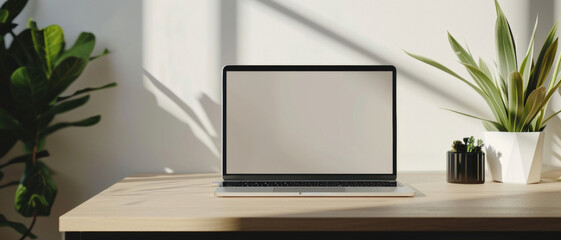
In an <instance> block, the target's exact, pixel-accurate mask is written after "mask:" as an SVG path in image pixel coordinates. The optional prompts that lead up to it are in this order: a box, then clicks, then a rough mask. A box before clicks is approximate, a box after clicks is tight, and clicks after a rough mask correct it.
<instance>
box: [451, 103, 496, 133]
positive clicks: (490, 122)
mask: <svg viewBox="0 0 561 240" xmlns="http://www.w3.org/2000/svg"><path fill="white" fill-rule="evenodd" d="M444 110H447V111H450V112H454V113H457V114H460V115H464V116H466V117H470V118H475V119H477V120H481V121H482V122H483V123H484V125H485V124H486V123H487V124H490V126H492V129H497V130H499V131H505V130H506V128H505V127H504V126H503V125H502V124H500V123H498V122H495V121H491V120H488V119H484V118H481V117H476V116H473V115H470V114H467V113H463V112H460V111H456V110H452V109H448V108H444Z"/></svg>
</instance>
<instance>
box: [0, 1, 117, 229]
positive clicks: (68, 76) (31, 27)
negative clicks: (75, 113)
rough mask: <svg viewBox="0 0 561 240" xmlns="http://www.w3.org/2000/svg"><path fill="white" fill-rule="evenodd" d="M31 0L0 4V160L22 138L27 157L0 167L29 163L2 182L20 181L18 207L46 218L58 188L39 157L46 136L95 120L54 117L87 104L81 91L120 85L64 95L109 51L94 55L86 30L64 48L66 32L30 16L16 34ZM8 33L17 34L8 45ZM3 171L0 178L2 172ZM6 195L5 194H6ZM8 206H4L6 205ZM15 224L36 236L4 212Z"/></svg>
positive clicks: (97, 118) (1, 220)
mask: <svg viewBox="0 0 561 240" xmlns="http://www.w3.org/2000/svg"><path fill="white" fill-rule="evenodd" d="M26 3H27V0H7V1H6V2H5V3H4V4H3V5H2V7H1V8H0V159H1V158H2V157H4V156H5V155H6V153H7V152H8V151H10V149H12V148H13V146H14V145H15V144H16V142H18V141H21V142H22V143H23V146H24V149H23V150H24V152H25V155H23V156H19V157H16V158H13V159H11V160H5V159H1V160H0V169H1V170H2V171H4V172H6V170H5V169H4V168H5V167H8V166H10V165H12V164H25V170H24V173H23V177H22V178H21V180H20V181H19V182H18V181H11V182H8V183H1V182H0V186H1V187H7V186H14V185H17V186H18V187H17V190H16V196H15V209H16V210H17V211H18V213H20V214H21V215H23V216H25V217H34V219H35V218H36V217H37V216H48V215H49V214H50V211H51V207H52V205H53V202H54V200H55V197H56V193H57V187H56V185H55V183H54V181H53V179H52V178H51V175H52V171H51V170H50V169H49V168H48V167H47V166H46V165H45V164H44V163H43V162H42V161H39V159H40V158H43V157H47V156H48V152H47V151H45V150H43V148H44V146H45V143H46V139H47V136H48V135H49V134H52V133H54V132H56V131H58V130H61V129H63V128H67V127H72V126H75V127H86V126H92V125H95V124H97V123H98V122H99V121H100V119H101V116H99V115H95V116H91V117H88V118H85V119H82V120H78V121H71V122H59V123H52V122H53V120H54V119H55V118H56V115H58V114H61V113H65V112H68V111H71V110H74V109H76V108H78V107H81V106H83V105H84V104H86V103H87V102H88V101H89V99H90V96H89V95H86V96H82V97H80V98H76V99H73V98H74V97H76V96H78V95H81V94H83V93H87V92H92V91H95V90H101V89H105V88H109V87H114V86H116V83H110V84H105V85H103V86H101V87H90V88H85V89H82V90H79V91H77V92H75V93H74V94H71V95H68V96H60V95H61V94H62V93H63V92H65V91H66V89H68V87H69V86H70V85H71V84H72V83H74V81H76V79H77V78H78V77H79V76H80V75H81V74H82V72H83V71H84V69H85V68H86V66H87V64H88V63H89V62H90V61H91V60H93V59H96V58H98V57H100V56H103V55H105V54H107V53H108V52H109V51H108V50H107V49H105V50H104V51H103V52H102V53H101V54H99V55H92V51H93V50H94V47H95V35H94V34H92V33H88V32H83V33H81V34H80V35H79V37H78V39H77V40H76V41H75V43H74V44H73V45H72V46H70V48H68V49H66V48H65V46H67V44H66V41H65V39H64V32H63V30H62V28H61V27H60V26H58V25H50V26H47V27H45V28H43V29H40V28H39V27H38V25H37V23H36V22H35V21H33V20H32V19H30V20H29V22H28V24H27V29H25V30H23V31H22V32H20V33H19V34H16V33H14V32H13V29H14V27H15V26H16V24H14V23H13V22H12V21H13V19H14V18H15V17H16V16H17V15H18V14H19V13H20V12H21V11H22V9H23V8H24V7H25V5H26ZM6 36H10V37H11V38H13V40H12V42H11V43H10V44H9V46H7V45H6V40H5V39H6ZM2 171H0V180H5V179H2V178H3V175H4V174H3V172H2ZM2 196H5V195H2ZM3 209H6V208H3ZM3 226H8V227H12V228H13V229H15V230H16V231H18V232H20V233H22V234H23V235H24V236H23V237H22V239H23V238H25V237H26V235H27V236H31V237H35V236H34V235H32V234H31V233H30V232H29V230H30V229H26V227H25V226H24V225H23V224H21V223H14V222H10V221H8V220H7V219H6V218H4V216H3V215H0V227H3Z"/></svg>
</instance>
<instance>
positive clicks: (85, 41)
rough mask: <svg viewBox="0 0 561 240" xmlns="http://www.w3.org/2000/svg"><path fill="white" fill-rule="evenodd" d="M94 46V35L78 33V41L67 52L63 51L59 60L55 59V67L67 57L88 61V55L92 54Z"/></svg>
mask: <svg viewBox="0 0 561 240" xmlns="http://www.w3.org/2000/svg"><path fill="white" fill-rule="evenodd" d="M94 46H95V35H93V34H92V33H89V32H83V33H80V36H78V39H77V40H76V42H75V43H74V45H73V46H72V47H71V48H70V49H68V50H67V51H64V52H63V53H62V55H60V57H59V59H57V61H56V65H57V66H58V65H59V64H61V63H62V62H64V61H65V60H66V59H67V58H69V57H76V58H82V59H84V60H85V61H88V60H89V58H90V54H92V51H93V49H94Z"/></svg>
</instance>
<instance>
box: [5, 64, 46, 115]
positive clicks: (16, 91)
mask: <svg viewBox="0 0 561 240" xmlns="http://www.w3.org/2000/svg"><path fill="white" fill-rule="evenodd" d="M10 82H11V85H10V90H11V92H12V96H13V98H14V99H15V100H16V101H17V102H19V103H20V104H22V105H24V106H26V107H30V108H31V110H32V111H33V112H34V113H36V114H39V113H41V112H42V109H43V107H44V106H45V105H46V104H47V103H48V101H45V100H46V97H47V93H48V89H47V81H46V79H45V75H44V74H43V73H42V72H41V71H40V70H37V69H34V68H28V67H20V68H18V69H17V70H16V71H14V73H13V74H12V77H11V81H10Z"/></svg>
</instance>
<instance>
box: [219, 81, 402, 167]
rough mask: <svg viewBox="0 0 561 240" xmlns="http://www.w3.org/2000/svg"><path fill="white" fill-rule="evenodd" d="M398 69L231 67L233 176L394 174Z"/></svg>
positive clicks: (228, 86)
mask: <svg viewBox="0 0 561 240" xmlns="http://www.w3.org/2000/svg"><path fill="white" fill-rule="evenodd" d="M392 81H393V75H392V71H333V72H329V71H309V72H306V71H293V72H290V71H261V72H259V71H228V72H227V73H226V96H225V97H226V109H225V113H226V120H225V121H226V129H225V137H226V139H225V140H226V146H227V147H226V152H225V153H224V154H225V157H226V166H227V168H226V173H227V174H392V172H393V129H392V123H393V119H392V118H393V115H392V113H393V106H392V104H393V101H392V100H393V96H392V93H393V85H392V84H393V82H392Z"/></svg>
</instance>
